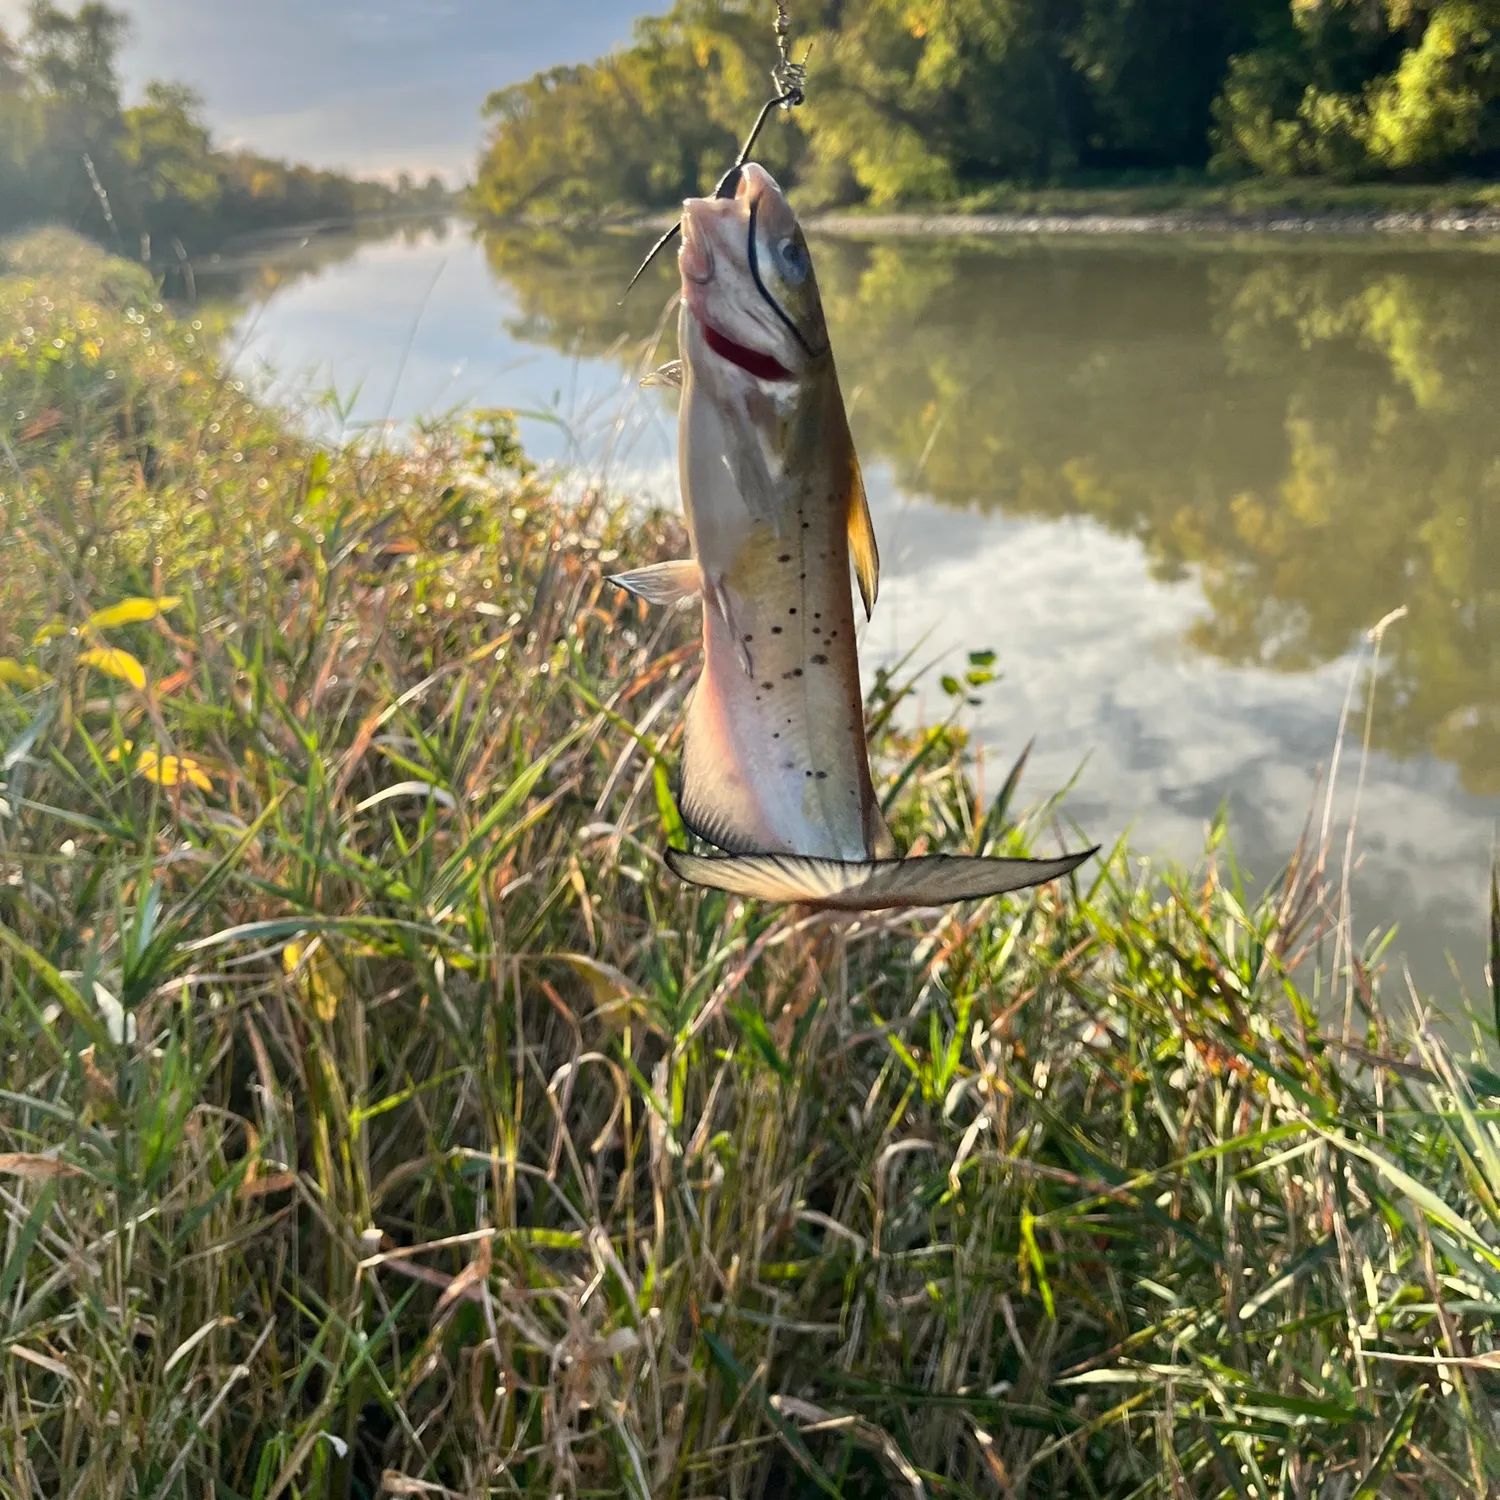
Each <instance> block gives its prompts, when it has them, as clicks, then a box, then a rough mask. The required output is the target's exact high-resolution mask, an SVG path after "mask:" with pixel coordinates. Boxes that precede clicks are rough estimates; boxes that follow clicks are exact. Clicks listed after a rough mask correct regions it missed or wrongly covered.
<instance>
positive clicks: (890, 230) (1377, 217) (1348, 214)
mask: <svg viewBox="0 0 1500 1500" xmlns="http://www.w3.org/2000/svg"><path fill="white" fill-rule="evenodd" d="M805 223H806V225H807V228H808V229H809V230H813V231H815V232H817V233H820V234H838V235H856V234H876V235H1044V234H1093V235H1184V234H1285V235H1316V234H1338V235H1409V234H1443V235H1468V236H1474V237H1485V236H1491V235H1495V236H1500V213H1496V212H1492V211H1488V212H1474V213H1464V212H1461V211H1456V210H1448V211H1444V212H1437V213H1399V212H1388V211H1383V210H1375V211H1372V210H1366V211H1362V212H1361V211H1355V210H1349V209H1330V210H1321V211H1315V212H1306V213H1299V212H1295V211H1292V210H1288V209H1278V210H1265V211H1260V212H1251V213H1232V212H1225V211H1222V210H1220V211H1213V210H1202V209H1188V210H1165V211H1161V212H1147V213H1098V212H1095V213H1089V212H1083V213H985V214H968V213H926V214H924V213H891V214H817V215H811V216H809V218H808V219H807V220H806V221H805Z"/></svg>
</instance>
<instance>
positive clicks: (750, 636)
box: [745, 635, 755, 646]
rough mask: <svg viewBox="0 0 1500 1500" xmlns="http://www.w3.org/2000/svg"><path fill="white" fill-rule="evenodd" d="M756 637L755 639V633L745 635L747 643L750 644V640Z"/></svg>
mask: <svg viewBox="0 0 1500 1500" xmlns="http://www.w3.org/2000/svg"><path fill="white" fill-rule="evenodd" d="M754 639H755V637H754V636H753V635H747V636H746V637H745V644H746V645H747V646H748V645H749V644H750V642H751V641H753V640H754Z"/></svg>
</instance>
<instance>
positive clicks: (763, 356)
mask: <svg viewBox="0 0 1500 1500" xmlns="http://www.w3.org/2000/svg"><path fill="white" fill-rule="evenodd" d="M677 262H678V269H679V270H680V271H681V273H682V296H683V303H684V306H685V307H686V309H687V311H688V313H689V314H690V316H691V320H692V324H694V325H696V329H697V331H698V333H699V334H701V338H694V339H692V340H691V342H690V343H689V344H687V346H686V347H684V350H683V357H684V358H685V359H688V360H690V361H691V362H692V363H695V364H701V365H705V366H709V367H713V368H717V367H718V366H721V365H722V366H735V367H737V368H738V370H739V371H740V372H741V374H743V375H746V376H748V377H750V378H751V379H752V380H758V381H767V382H771V383H776V384H784V383H787V382H793V383H795V382H799V381H801V380H803V379H805V378H807V377H808V376H810V375H813V374H815V373H816V372H817V371H819V370H820V369H821V368H822V367H823V366H824V365H825V364H826V363H827V361H828V358H829V349H828V326H827V324H826V322H825V321H824V318H823V300H822V298H821V297H820V296H819V294H818V282H817V277H816V276H815V275H814V274H813V265H812V255H811V253H810V252H809V251H808V248H807V238H806V236H805V235H804V234H803V232H802V226H801V225H800V224H799V223H798V222H797V216H796V214H795V213H793V212H792V207H791V205H790V204H789V203H788V202H787V201H786V198H785V196H784V195H783V193H782V191H781V189H780V188H779V187H778V186H777V185H776V180H775V178H773V177H772V176H771V174H770V173H769V172H767V171H766V169H765V168H764V167H762V166H759V165H758V164H757V163H755V162H747V163H746V164H745V165H744V166H743V167H740V168H738V169H737V171H733V172H731V173H730V174H729V176H728V177H726V179H725V181H724V183H723V184H721V187H720V193H719V196H716V197H713V198H689V199H688V200H687V201H686V202H685V203H684V204H683V214H682V248H681V249H680V250H679V252H678V256H677ZM693 345H698V346H700V347H697V348H695V347H692V346H693ZM695 355H697V356H698V357H697V358H696V359H695V358H694V356H695Z"/></svg>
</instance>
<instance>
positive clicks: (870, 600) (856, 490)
mask: <svg viewBox="0 0 1500 1500" xmlns="http://www.w3.org/2000/svg"><path fill="white" fill-rule="evenodd" d="M849 555H850V556H851V557H852V558H853V559H854V576H855V577H856V578H857V579H858V580H859V597H860V599H861V600H862V601H863V602H864V606H865V619H867V620H868V619H869V618H870V616H871V615H872V614H873V613H874V610H875V596H876V595H877V594H878V593H879V592H880V549H879V548H878V547H877V546H876V545H875V526H874V523H873V522H872V521H871V520H870V502H869V500H868V499H867V498H866V496H865V480H864V475H863V474H861V473H860V471H859V459H858V458H856V457H855V455H854V451H853V449H851V450H850V452H849Z"/></svg>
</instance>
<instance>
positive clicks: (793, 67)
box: [615, 0, 812, 307]
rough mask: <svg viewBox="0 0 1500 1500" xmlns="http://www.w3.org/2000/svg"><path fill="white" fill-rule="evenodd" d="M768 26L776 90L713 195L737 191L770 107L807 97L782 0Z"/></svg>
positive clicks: (676, 230) (667, 240) (678, 229)
mask: <svg viewBox="0 0 1500 1500" xmlns="http://www.w3.org/2000/svg"><path fill="white" fill-rule="evenodd" d="M772 29H773V30H774V31H775V33H776V50H777V52H778V54H779V61H778V62H777V64H776V66H775V67H774V68H772V69H771V83H772V85H773V86H774V87H775V90H776V92H775V93H774V94H773V95H772V96H771V97H770V98H769V99H767V100H766V102H765V103H764V104H763V105H762V106H761V110H760V113H759V114H758V115H757V116H756V117H755V124H754V125H752V126H751V127H750V134H749V135H748V136H746V137H745V144H744V145H743V146H742V147H741V148H740V154H739V155H738V156H737V157H736V158H735V161H734V165H733V166H732V167H730V169H729V170H728V171H727V172H726V173H725V174H724V175H723V176H722V177H721V178H720V179H719V180H718V182H717V184H715V186H714V190H713V196H714V197H715V198H732V197H734V195H735V193H736V192H737V191H738V189H739V185H740V172H741V171H742V170H743V168H744V165H745V163H746V162H747V161H749V160H750V153H751V152H752V151H753V150H754V149H755V142H756V140H757V139H758V137H759V136H760V133H761V130H762V129H763V128H764V127H765V123H766V121H767V120H769V119H770V118H771V111H772V110H773V109H788V110H790V109H796V108H797V106H798V105H799V104H801V103H803V102H804V101H805V100H806V98H807V58H808V57H810V56H811V55H812V48H811V47H809V48H808V52H807V56H806V57H804V58H803V59H802V61H801V62H799V63H796V62H793V61H792V58H791V40H790V38H791V31H792V23H791V21H790V20H789V19H788V18H787V13H786V5H785V4H784V3H783V0H777V3H776V20H775V22H774V23H773V26H772ZM681 233H682V220H681V219H679V220H678V221H677V222H676V223H675V224H674V225H673V226H672V227H671V228H670V229H669V230H667V232H666V233H665V234H664V235H662V237H661V238H660V239H659V240H657V242H656V243H655V244H654V245H653V246H652V247H651V249H650V250H649V252H647V255H646V258H645V260H643V261H642V262H641V264H640V269H639V270H638V271H637V272H636V273H635V275H634V276H632V277H631V278H630V285H629V286H627V287H626V288H625V297H628V296H629V295H630V293H631V290H632V289H633V288H634V286H635V284H636V282H638V281H639V280H640V279H641V277H642V276H644V275H645V274H646V270H647V268H648V267H649V266H650V264H651V262H652V261H654V260H655V259H656V257H657V256H658V255H660V254H661V252H662V251H663V250H665V249H666V248H667V246H668V245H670V244H671V243H672V241H673V240H674V239H676V237H677V236H678V235H679V234H681ZM625 297H621V298H620V300H619V302H618V303H616V304H615V305H616V306H617V307H623V306H624V305H625Z"/></svg>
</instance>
